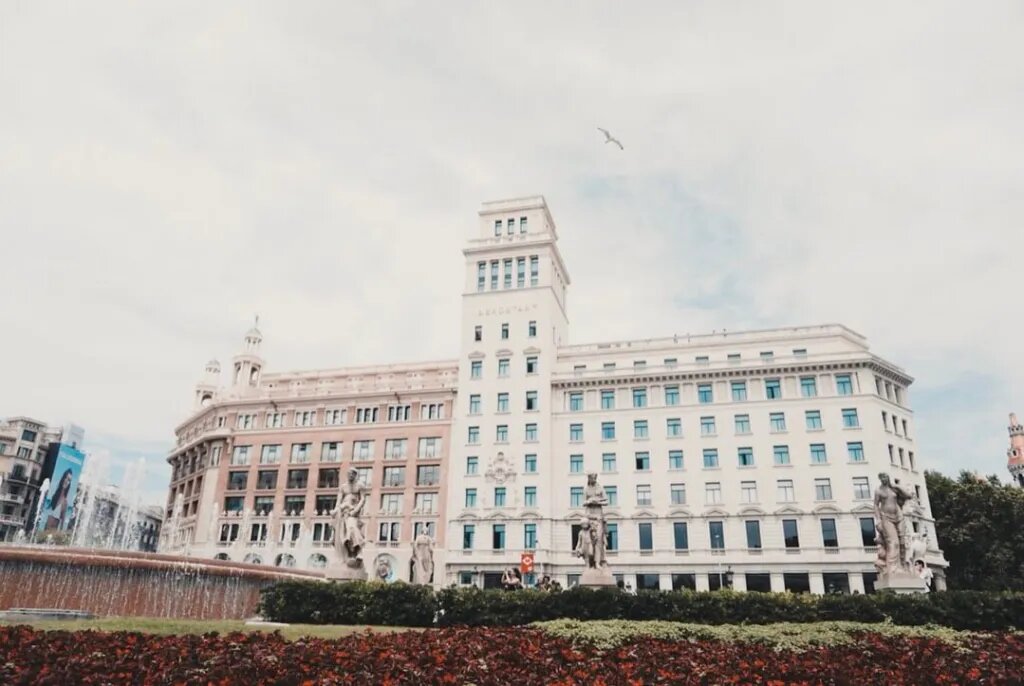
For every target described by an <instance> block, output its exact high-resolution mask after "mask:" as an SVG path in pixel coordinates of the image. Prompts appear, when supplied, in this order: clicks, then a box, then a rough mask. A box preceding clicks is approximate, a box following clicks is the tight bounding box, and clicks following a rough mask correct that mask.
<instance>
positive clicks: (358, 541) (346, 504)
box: [328, 469, 366, 579]
mask: <svg viewBox="0 0 1024 686" xmlns="http://www.w3.org/2000/svg"><path fill="white" fill-rule="evenodd" d="M365 507H366V489H365V488H364V487H363V485H362V484H361V483H359V472H357V471H356V470H355V469H350V470H348V481H346V482H345V483H344V484H342V485H341V493H340V497H339V498H338V506H337V507H336V508H334V511H333V512H332V513H331V514H333V515H335V526H334V550H335V551H336V552H337V553H338V557H339V558H340V562H341V565H339V566H338V568H334V569H332V570H329V572H328V577H330V578H337V579H365V578H366V569H365V568H364V567H363V559H362V557H361V554H362V551H363V546H364V545H365V544H366V534H365V530H366V524H365V523H364V522H363V521H362V519H361V517H362V515H363V509H364V508H365Z"/></svg>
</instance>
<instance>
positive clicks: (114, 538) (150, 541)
mask: <svg viewBox="0 0 1024 686" xmlns="http://www.w3.org/2000/svg"><path fill="white" fill-rule="evenodd" d="M79 520H82V521H83V522H84V524H85V527H83V528H81V530H79V527H78V523H79ZM163 520H164V508H163V507H161V506H154V505H143V506H138V505H137V504H135V503H132V502H131V498H129V497H126V496H125V494H124V493H122V491H121V489H119V488H118V487H117V486H112V485H108V486H102V487H97V486H94V485H91V484H82V486H81V488H80V491H79V495H78V507H76V508H75V520H74V521H73V522H72V524H71V527H70V528H71V529H72V530H73V531H75V532H76V536H75V540H74V544H75V545H81V546H84V547H88V548H108V549H117V550H139V551H142V552H149V553H155V552H156V551H157V545H158V543H159V540H160V527H161V526H162V525H163Z"/></svg>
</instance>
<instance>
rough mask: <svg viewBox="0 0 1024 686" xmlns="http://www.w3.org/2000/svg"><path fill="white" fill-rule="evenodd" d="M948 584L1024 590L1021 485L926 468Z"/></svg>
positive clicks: (995, 589) (926, 478) (1023, 492)
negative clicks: (1017, 486) (955, 476)
mask: <svg viewBox="0 0 1024 686" xmlns="http://www.w3.org/2000/svg"><path fill="white" fill-rule="evenodd" d="M925 480H926V482H927V484H928V499H929V501H930V502H931V511H932V514H933V515H934V516H935V530H936V536H938V539H939V545H940V547H941V548H942V550H943V552H944V553H945V554H946V559H947V560H949V571H948V572H947V573H946V580H947V582H948V583H949V588H950V589H974V590H992V591H1003V590H1015V591H1022V590H1024V529H1022V527H1024V489H1020V488H1016V487H1013V486H1004V485H1001V484H1000V483H999V479H998V478H996V477H989V478H988V479H980V478H979V477H978V476H976V475H974V474H971V473H969V472H961V473H960V478H959V479H958V480H953V479H950V478H949V477H947V476H943V475H942V474H939V473H938V472H925Z"/></svg>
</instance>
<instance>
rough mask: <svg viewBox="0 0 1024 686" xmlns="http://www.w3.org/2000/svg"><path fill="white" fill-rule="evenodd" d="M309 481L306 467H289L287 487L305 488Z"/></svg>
mask: <svg viewBox="0 0 1024 686" xmlns="http://www.w3.org/2000/svg"><path fill="white" fill-rule="evenodd" d="M308 483H309V470H308V469H289V470H288V482H287V488H305V487H306V485H307V484H308Z"/></svg>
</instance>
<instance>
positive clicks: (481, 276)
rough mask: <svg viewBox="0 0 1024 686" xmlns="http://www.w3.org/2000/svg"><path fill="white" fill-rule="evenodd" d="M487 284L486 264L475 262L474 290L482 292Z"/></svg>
mask: <svg viewBox="0 0 1024 686" xmlns="http://www.w3.org/2000/svg"><path fill="white" fill-rule="evenodd" d="M486 283H487V263H486V262H477V263H476V290H477V291H478V292H479V291H482V290H484V286H485V285H486Z"/></svg>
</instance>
